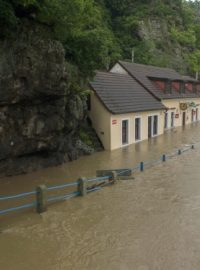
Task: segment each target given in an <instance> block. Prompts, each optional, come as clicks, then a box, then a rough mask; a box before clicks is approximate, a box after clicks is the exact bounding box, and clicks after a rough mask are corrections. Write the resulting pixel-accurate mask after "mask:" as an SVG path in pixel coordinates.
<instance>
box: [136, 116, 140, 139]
mask: <svg viewBox="0 0 200 270" xmlns="http://www.w3.org/2000/svg"><path fill="white" fill-rule="evenodd" d="M140 139H141V118H139V117H137V118H135V141H139V140H140Z"/></svg>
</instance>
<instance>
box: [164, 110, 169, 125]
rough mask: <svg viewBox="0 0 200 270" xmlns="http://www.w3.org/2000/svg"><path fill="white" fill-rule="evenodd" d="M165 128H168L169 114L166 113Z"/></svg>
mask: <svg viewBox="0 0 200 270" xmlns="http://www.w3.org/2000/svg"><path fill="white" fill-rule="evenodd" d="M164 128H168V113H167V112H165V123H164Z"/></svg>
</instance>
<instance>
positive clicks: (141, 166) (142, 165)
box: [140, 162, 144, 172]
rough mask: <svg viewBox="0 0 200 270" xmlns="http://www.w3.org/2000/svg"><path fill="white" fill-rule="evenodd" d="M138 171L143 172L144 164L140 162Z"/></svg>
mask: <svg viewBox="0 0 200 270" xmlns="http://www.w3.org/2000/svg"><path fill="white" fill-rule="evenodd" d="M140 171H141V172H143V171H144V162H140Z"/></svg>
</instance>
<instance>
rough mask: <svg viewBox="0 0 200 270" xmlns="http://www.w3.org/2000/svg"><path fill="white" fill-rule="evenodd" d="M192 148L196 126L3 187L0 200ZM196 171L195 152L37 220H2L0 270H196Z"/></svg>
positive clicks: (22, 215) (199, 223) (199, 204)
mask: <svg viewBox="0 0 200 270" xmlns="http://www.w3.org/2000/svg"><path fill="white" fill-rule="evenodd" d="M195 142H200V124H194V125H191V126H188V127H186V128H185V129H184V130H182V129H175V130H173V131H171V132H167V133H166V134H165V135H164V136H160V137H157V138H154V139H152V140H149V141H146V142H143V143H139V144H137V145H132V146H130V147H127V148H123V149H121V150H116V151H114V152H112V153H110V152H102V153H96V154H94V155H93V156H89V157H84V158H81V159H80V160H78V161H74V162H72V163H68V164H64V165H62V166H59V167H55V168H50V169H46V170H41V171H39V172H35V173H32V174H28V175H23V176H17V177H12V178H4V179H1V180H0V190H1V194H13V193H17V192H21V191H27V190H31V189H32V188H33V187H35V185H37V184H39V183H46V184H53V183H54V184H55V183H63V182H65V181H72V180H75V179H76V178H78V177H79V176H80V175H83V176H92V175H95V170H96V169H100V168H101V169H104V168H105V169H106V168H121V167H133V166H135V165H136V164H137V163H138V162H139V161H141V160H150V159H151V160H152V159H157V158H159V157H160V155H161V154H163V153H170V152H171V151H173V150H174V149H178V148H180V147H183V146H184V145H186V144H191V143H195ZM199 164H200V144H198V145H197V146H196V147H195V149H194V150H191V151H188V152H185V153H184V154H182V155H181V156H177V157H175V158H173V159H170V160H168V161H167V162H166V163H162V164H159V165H155V166H154V167H152V168H150V169H147V170H145V171H144V172H143V173H137V174H136V175H135V179H134V180H128V181H119V182H118V183H117V184H116V185H113V186H110V187H107V188H104V189H103V190H101V191H98V192H95V193H91V194H89V195H87V196H86V197H85V198H81V197H77V198H74V199H71V200H69V201H66V202H62V203H57V204H54V205H51V206H50V207H49V209H48V211H47V212H45V213H43V214H42V215H38V214H36V213H35V212H33V211H29V210H27V211H23V212H19V213H13V214H10V215H5V216H3V217H1V218H0V222H1V223H0V230H1V233H0V269H4V270H36V269H37V270H38V269H41V270H68V269H69V270H78V269H79V270H80V269H81V270H86V269H87V270H199V269H200V256H199V254H200V229H199V228H200V166H199ZM0 208H1V207H0Z"/></svg>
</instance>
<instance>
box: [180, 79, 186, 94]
mask: <svg viewBox="0 0 200 270" xmlns="http://www.w3.org/2000/svg"><path fill="white" fill-rule="evenodd" d="M179 91H180V93H181V94H185V82H183V81H182V82H180V89H179Z"/></svg>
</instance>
